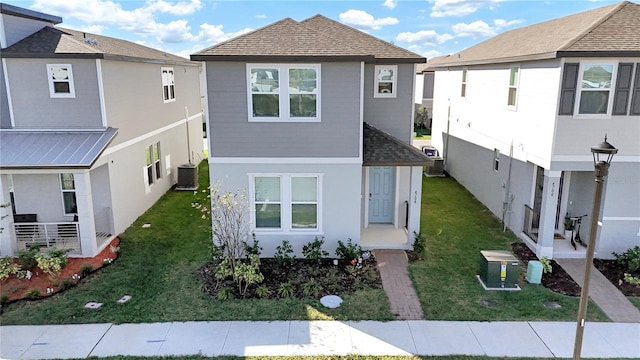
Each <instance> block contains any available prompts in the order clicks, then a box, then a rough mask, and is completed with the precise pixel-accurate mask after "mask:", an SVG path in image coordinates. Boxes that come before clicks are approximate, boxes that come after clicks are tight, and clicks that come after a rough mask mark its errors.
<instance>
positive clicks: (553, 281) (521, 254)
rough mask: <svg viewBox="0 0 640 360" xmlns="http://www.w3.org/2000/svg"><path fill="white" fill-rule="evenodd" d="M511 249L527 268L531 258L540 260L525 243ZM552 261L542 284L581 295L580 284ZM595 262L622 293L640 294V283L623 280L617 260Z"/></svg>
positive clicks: (563, 291)
mask: <svg viewBox="0 0 640 360" xmlns="http://www.w3.org/2000/svg"><path fill="white" fill-rule="evenodd" d="M511 250H512V252H513V254H514V255H515V256H516V257H517V258H518V259H520V261H522V262H523V264H524V266H525V268H526V267H527V264H528V263H529V261H530V260H539V259H538V258H537V257H536V255H535V254H534V253H533V251H531V250H530V249H529V248H528V247H527V245H525V244H524V243H521V242H519V243H512V244H511ZM550 261H551V267H552V272H551V273H546V274H542V281H541V283H542V285H543V286H544V287H546V288H548V289H550V290H552V291H555V292H557V293H560V294H565V295H569V296H580V285H578V284H577V283H576V282H575V281H574V280H573V278H571V276H569V274H567V272H566V271H564V269H563V268H562V267H560V265H558V263H556V262H555V260H550ZM593 264H594V266H595V267H596V269H598V271H600V272H601V273H602V275H604V276H605V277H606V278H607V279H609V281H610V282H611V283H612V284H613V285H615V286H616V287H617V288H618V289H619V290H620V291H621V292H622V294H624V295H625V296H640V285H632V284H629V283H627V282H625V281H624V280H622V279H623V278H624V270H623V269H622V268H621V267H620V266H618V265H617V264H616V261H615V260H603V259H595V260H594V261H593Z"/></svg>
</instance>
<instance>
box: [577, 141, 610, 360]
mask: <svg viewBox="0 0 640 360" xmlns="http://www.w3.org/2000/svg"><path fill="white" fill-rule="evenodd" d="M617 152H618V149H616V148H615V147H614V146H613V145H611V144H609V143H608V142H607V136H606V135H605V137H604V141H603V142H601V143H600V144H598V145H596V146H592V147H591V153H592V154H593V165H594V167H595V175H596V179H595V181H596V193H595V195H594V197H593V210H592V211H591V228H590V229H589V244H588V245H587V258H586V263H585V267H584V280H583V284H582V290H581V291H580V307H579V308H578V323H577V326H576V339H575V340H576V341H575V344H574V347H573V359H574V360H578V359H580V351H581V350H582V336H583V335H584V325H585V317H586V315H587V301H588V299H589V280H590V277H591V267H592V266H593V252H594V250H595V249H594V248H595V245H596V234H597V233H598V219H599V218H600V205H601V203H602V191H603V188H604V179H605V177H606V176H607V173H608V172H609V165H610V164H611V159H613V155H615V154H616V153H617ZM600 157H602V159H600Z"/></svg>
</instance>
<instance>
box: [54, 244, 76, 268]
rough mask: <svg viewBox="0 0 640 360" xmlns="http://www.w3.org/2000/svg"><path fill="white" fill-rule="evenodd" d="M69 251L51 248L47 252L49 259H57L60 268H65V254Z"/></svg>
mask: <svg viewBox="0 0 640 360" xmlns="http://www.w3.org/2000/svg"><path fill="white" fill-rule="evenodd" d="M70 251H71V249H56V248H53V249H51V250H50V251H49V257H50V258H57V259H60V260H58V261H59V262H60V265H61V266H62V267H65V266H66V265H67V261H68V259H67V253H69V252H70Z"/></svg>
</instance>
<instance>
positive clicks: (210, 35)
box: [197, 23, 253, 46]
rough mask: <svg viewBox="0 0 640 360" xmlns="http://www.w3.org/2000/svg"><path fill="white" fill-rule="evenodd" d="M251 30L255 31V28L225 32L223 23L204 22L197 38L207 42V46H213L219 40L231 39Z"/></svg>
mask: <svg viewBox="0 0 640 360" xmlns="http://www.w3.org/2000/svg"><path fill="white" fill-rule="evenodd" d="M249 31H253V29H249V28H246V29H242V30H240V31H236V32H233V33H225V32H224V30H223V25H209V24H207V23H204V24H202V25H200V32H199V33H198V37H197V39H198V41H199V42H203V43H206V44H207V45H206V46H211V45H214V44H217V43H219V42H222V41H225V40H229V39H231V38H233V37H236V36H239V35H242V34H245V33H248V32H249Z"/></svg>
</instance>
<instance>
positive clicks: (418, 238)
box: [413, 231, 427, 254]
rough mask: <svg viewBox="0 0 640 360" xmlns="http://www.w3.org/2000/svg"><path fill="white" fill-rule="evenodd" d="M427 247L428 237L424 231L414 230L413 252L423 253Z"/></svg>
mask: <svg viewBox="0 0 640 360" xmlns="http://www.w3.org/2000/svg"><path fill="white" fill-rule="evenodd" d="M426 247H427V237H426V236H425V235H424V234H423V233H421V232H420V233H419V232H415V231H414V232H413V252H414V253H416V254H423V253H424V249H425V248H426Z"/></svg>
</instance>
